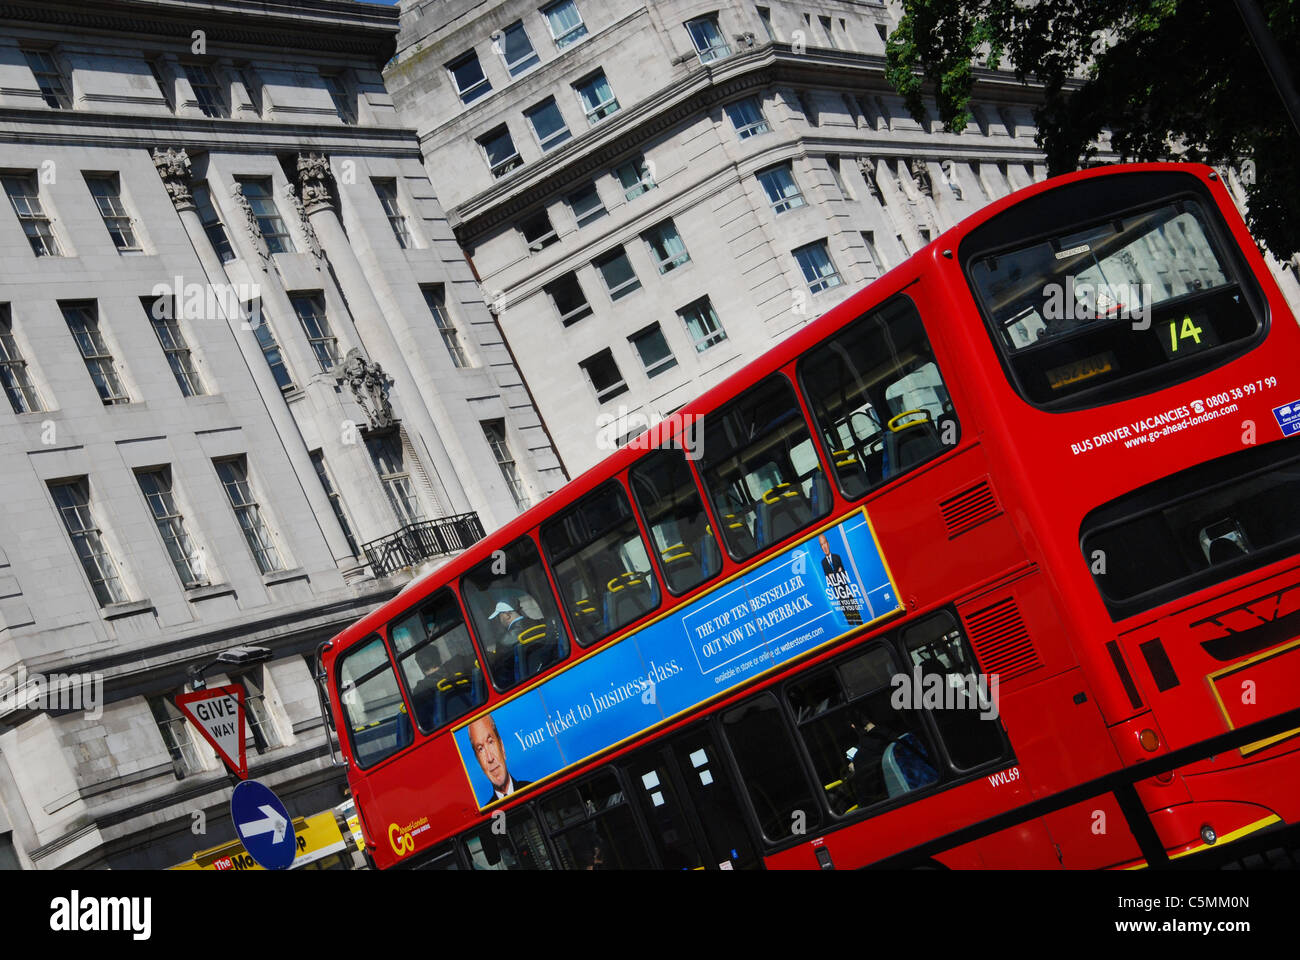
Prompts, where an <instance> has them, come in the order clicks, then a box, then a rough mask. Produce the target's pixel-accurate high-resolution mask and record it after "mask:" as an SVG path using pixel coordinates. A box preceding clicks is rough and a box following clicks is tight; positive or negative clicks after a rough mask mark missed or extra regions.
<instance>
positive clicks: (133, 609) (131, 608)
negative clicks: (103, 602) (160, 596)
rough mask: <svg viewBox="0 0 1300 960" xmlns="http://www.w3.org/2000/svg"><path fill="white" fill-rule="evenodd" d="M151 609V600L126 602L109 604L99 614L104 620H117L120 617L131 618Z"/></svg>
mask: <svg viewBox="0 0 1300 960" xmlns="http://www.w3.org/2000/svg"><path fill="white" fill-rule="evenodd" d="M152 609H153V601H152V600H128V601H127V602H126V603H110V604H109V605H108V606H106V607H103V608H102V609H101V610H100V613H102V614H103V615H104V619H105V620H117V619H119V618H120V617H131V616H134V615H135V614H137V613H144V612H146V611H148V610H152Z"/></svg>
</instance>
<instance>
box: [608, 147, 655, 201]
mask: <svg viewBox="0 0 1300 960" xmlns="http://www.w3.org/2000/svg"><path fill="white" fill-rule="evenodd" d="M614 175H615V176H616V177H618V182H619V183H621V184H623V194H624V196H626V197H627V199H628V200H635V199H636V198H637V197H639V196H641V194H643V193H645V192H646V191H647V190H653V189H654V188H655V187H656V186H657V184H656V183H655V180H654V176H653V175H652V174H651V172H650V164H648V163H646V159H645V157H634V158H633V159H631V160H629V161H628V162H627V163H624V164H621V165H620V166H617V167H615V168H614Z"/></svg>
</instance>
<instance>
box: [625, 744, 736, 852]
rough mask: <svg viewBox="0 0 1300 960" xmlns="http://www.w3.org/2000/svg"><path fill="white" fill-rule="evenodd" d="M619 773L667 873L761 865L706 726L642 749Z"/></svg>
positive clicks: (715, 745) (734, 793)
mask: <svg viewBox="0 0 1300 960" xmlns="http://www.w3.org/2000/svg"><path fill="white" fill-rule="evenodd" d="M624 772H625V773H626V774H627V777H628V781H629V783H630V784H631V786H632V793H633V795H634V796H635V797H636V803H637V806H638V807H639V808H640V810H641V813H642V815H643V816H644V817H645V820H646V824H647V826H648V828H649V832H650V836H651V839H652V841H653V842H654V845H655V848H656V849H657V850H658V851H659V857H660V860H661V861H662V862H663V865H664V866H665V867H666V868H668V869H670V870H706V869H710V870H711V869H721V870H747V869H755V868H758V867H761V866H762V860H761V859H760V858H759V857H758V855H757V853H756V852H755V849H754V843H753V841H752V839H751V837H750V833H749V828H748V827H747V826H746V823H745V818H744V814H743V813H742V812H741V806H740V801H739V798H738V797H737V794H736V789H735V786H734V785H733V782H732V777H731V773H730V772H729V771H728V770H727V768H726V767H725V766H724V764H723V763H722V754H721V751H720V750H719V749H718V747H717V744H716V743H715V742H714V738H713V734H712V732H711V731H710V730H709V728H708V726H707V725H703V726H700V727H697V728H695V729H694V730H691V731H689V732H687V733H684V734H681V735H680V736H677V737H673V738H671V739H669V740H667V741H662V742H660V743H657V744H655V745H654V746H653V747H650V748H647V749H645V750H642V751H641V752H640V753H638V754H636V755H635V756H634V757H633V758H632V759H631V760H630V761H628V762H627V763H626V764H625V765H624Z"/></svg>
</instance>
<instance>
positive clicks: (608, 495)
mask: <svg viewBox="0 0 1300 960" xmlns="http://www.w3.org/2000/svg"><path fill="white" fill-rule="evenodd" d="M542 543H543V544H544V545H545V546H546V554H547V556H548V557H549V559H550V561H551V564H552V569H553V570H554V572H555V582H556V584H557V585H558V586H559V589H560V596H561V597H562V598H563V601H564V604H565V607H566V609H567V610H568V612H569V622H570V623H572V624H573V629H574V633H575V635H576V637H577V640H578V642H579V643H581V644H583V645H584V646H586V645H587V644H589V643H594V642H596V641H597V640H599V639H601V638H602V637H607V636H609V635H610V634H611V633H613V632H614V631H615V630H618V629H620V628H621V627H625V626H627V625H628V624H629V623H631V622H632V621H633V620H635V619H637V617H639V616H641V615H642V614H644V613H646V612H647V611H649V610H653V609H654V608H655V607H656V606H658V605H659V585H658V583H656V581H655V576H654V573H653V572H652V571H651V569H650V557H649V555H648V554H647V553H646V548H645V542H644V541H643V540H642V539H641V531H640V529H638V527H637V525H636V518H635V517H634V516H632V508H631V507H630V506H629V505H628V502H627V494H625V493H624V492H623V488H622V487H620V486H619V485H618V484H617V483H609V484H606V485H605V486H603V487H601V488H600V489H599V490H597V491H596V492H594V493H591V494H588V495H587V496H586V497H584V498H583V499H581V500H579V501H578V503H576V504H575V505H574V506H573V507H571V508H570V509H569V510H567V511H565V512H564V513H562V514H560V515H559V516H558V517H556V518H555V519H554V520H552V521H550V522H549V523H547V524H546V525H544V526H543V527H542Z"/></svg>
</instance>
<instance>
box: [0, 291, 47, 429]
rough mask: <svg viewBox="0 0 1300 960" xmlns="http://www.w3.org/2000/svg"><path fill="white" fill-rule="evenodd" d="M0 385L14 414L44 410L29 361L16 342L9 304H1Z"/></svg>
mask: <svg viewBox="0 0 1300 960" xmlns="http://www.w3.org/2000/svg"><path fill="white" fill-rule="evenodd" d="M0 384H3V386H4V391H5V396H6V397H8V398H9V405H10V406H11V407H13V408H14V413H36V412H37V411H39V410H43V409H44V407H43V406H42V405H41V395H40V394H39V393H37V392H36V386H35V385H34V384H33V383H32V380H31V377H29V376H28V375H27V361H26V360H24V359H23V355H22V351H20V350H19V349H18V343H17V342H16V341H15V340H14V328H13V317H12V315H11V313H10V308H9V304H7V303H0Z"/></svg>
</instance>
